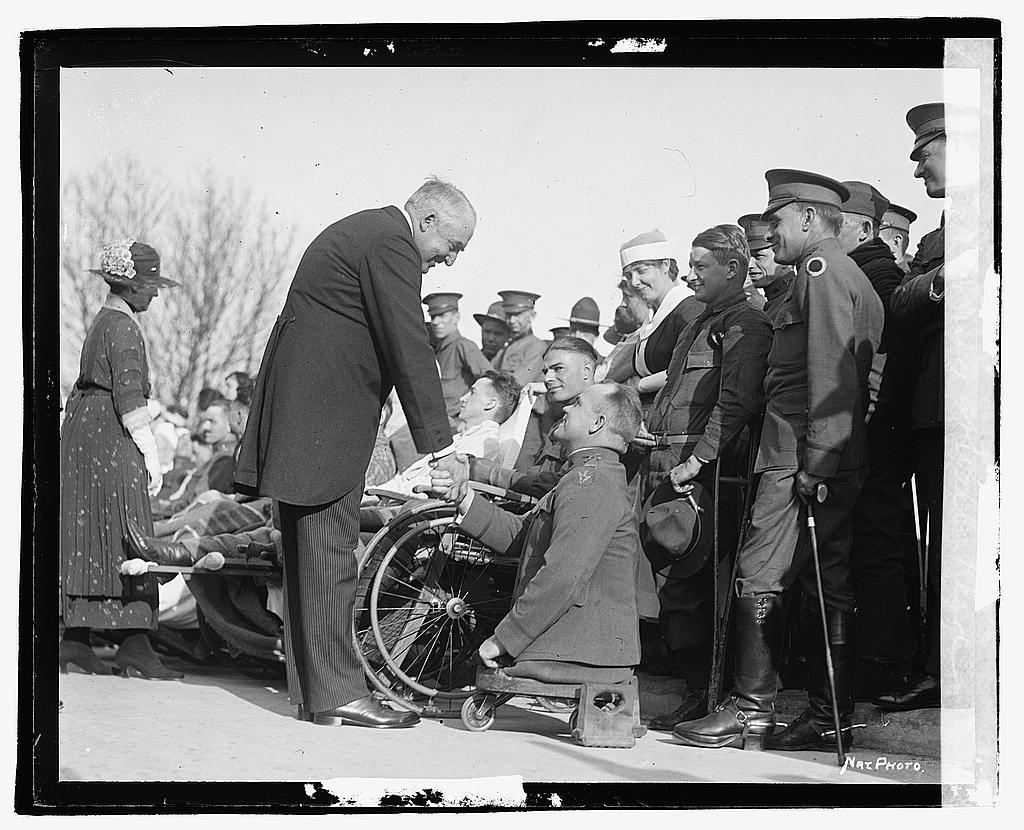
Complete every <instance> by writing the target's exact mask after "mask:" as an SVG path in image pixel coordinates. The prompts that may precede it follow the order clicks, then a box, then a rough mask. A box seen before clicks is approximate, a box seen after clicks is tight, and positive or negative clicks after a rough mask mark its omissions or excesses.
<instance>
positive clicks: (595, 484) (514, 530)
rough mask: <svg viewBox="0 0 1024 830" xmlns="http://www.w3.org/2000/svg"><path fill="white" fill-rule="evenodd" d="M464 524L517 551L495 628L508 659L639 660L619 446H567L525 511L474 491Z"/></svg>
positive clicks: (632, 544) (633, 551)
mask: <svg viewBox="0 0 1024 830" xmlns="http://www.w3.org/2000/svg"><path fill="white" fill-rule="evenodd" d="M462 529H463V530H465V531H466V532H467V533H469V534H470V535H471V536H474V537H476V538H477V539H479V540H480V541H481V542H483V543H484V544H485V545H487V546H488V547H490V548H492V549H493V550H495V551H498V552H499V553H504V552H506V551H508V552H509V553H513V554H516V555H518V556H519V561H520V564H519V574H518V577H517V581H516V592H515V602H514V603H513V605H512V610H511V611H509V613H508V614H507V615H506V616H505V618H504V619H503V620H502V621H501V622H500V623H498V627H497V628H496V629H495V631H494V636H495V637H496V638H497V639H498V642H500V643H501V645H502V646H503V647H504V648H505V650H506V651H507V652H508V653H509V654H510V655H511V656H512V657H513V658H515V659H516V660H567V661H570V662H574V663H588V664H590V665H592V666H634V665H636V664H637V663H638V662H639V661H640V639H639V631H638V628H637V619H638V612H637V605H636V576H637V565H638V559H639V550H640V537H639V535H638V534H637V528H636V516H635V514H634V513H633V500H632V498H630V496H629V493H628V492H627V488H626V470H625V468H624V467H623V466H622V462H621V461H620V460H619V458H618V456H617V455H616V454H615V452H613V451H612V450H609V449H604V448H593V449H585V450H578V451H577V452H575V453H573V454H572V455H570V456H569V459H568V462H567V470H566V472H565V474H564V475H563V476H562V478H561V479H560V480H559V482H558V484H557V485H556V486H555V489H554V490H552V491H551V492H550V493H548V494H547V495H546V496H544V498H543V499H541V501H540V503H538V504H537V506H536V507H534V508H533V510H531V511H530V512H529V513H528V514H527V515H526V516H514V515H512V514H511V513H507V512H505V511H504V510H501V509H500V508H498V507H495V506H494V505H493V504H489V503H487V502H485V501H484V500H483V499H482V498H479V497H477V498H475V499H474V501H473V504H472V505H471V507H470V509H469V512H468V513H467V514H466V516H465V517H464V519H463V521H462Z"/></svg>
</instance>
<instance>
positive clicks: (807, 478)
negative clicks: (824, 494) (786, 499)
mask: <svg viewBox="0 0 1024 830" xmlns="http://www.w3.org/2000/svg"><path fill="white" fill-rule="evenodd" d="M824 480H825V479H824V478H822V477H821V476H812V475H811V474H810V473H805V472H804V471H803V470H800V471H799V472H797V474H796V492H797V495H798V496H800V497H801V498H804V499H813V498H814V497H815V495H816V494H817V492H818V485H819V484H821V483H822V482H823V481H824Z"/></svg>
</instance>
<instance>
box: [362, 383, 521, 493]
mask: <svg viewBox="0 0 1024 830" xmlns="http://www.w3.org/2000/svg"><path fill="white" fill-rule="evenodd" d="M519 392H520V388H519V383H518V382H517V381H516V379H515V378H514V377H512V375H510V374H508V373H506V372H495V371H491V370H489V371H487V372H485V373H484V374H483V375H481V376H480V377H479V378H477V380H476V382H475V383H474V384H473V385H472V386H471V387H470V388H469V391H467V392H466V394H465V395H463V396H462V398H460V400H459V414H458V417H457V420H458V424H459V431H458V432H457V433H456V434H455V435H453V436H452V442H453V443H454V445H455V451H456V452H458V453H462V454H463V455H472V456H475V457H477V458H487V459H489V460H491V461H498V460H499V458H500V455H501V450H502V448H501V441H500V439H499V434H498V427H499V426H500V425H501V424H503V423H505V421H507V420H508V419H509V418H510V417H511V415H512V413H513V412H514V411H515V408H516V404H517V403H518V401H519ZM429 484H430V464H429V461H428V458H427V456H424V457H423V458H420V459H419V460H417V461H414V462H413V463H412V464H410V465H409V466H408V467H407V468H406V469H405V470H403V471H402V472H400V473H398V474H397V475H396V476H394V477H393V478H391V479H389V480H388V481H385V482H384V483H383V484H379V485H378V487H379V489H381V490H387V491H388V492H391V493H395V494H397V495H401V496H407V497H410V498H425V496H423V495H421V494H419V493H417V492H416V491H415V488H416V487H417V486H421V485H429ZM376 502H377V499H376V498H374V497H373V496H365V497H364V498H363V504H364V505H365V504H376Z"/></svg>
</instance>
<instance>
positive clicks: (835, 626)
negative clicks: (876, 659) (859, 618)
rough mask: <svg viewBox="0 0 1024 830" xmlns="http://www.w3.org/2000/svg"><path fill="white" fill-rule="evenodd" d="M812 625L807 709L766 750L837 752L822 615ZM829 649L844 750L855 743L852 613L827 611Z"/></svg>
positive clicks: (810, 628)
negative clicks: (831, 750) (852, 736)
mask: <svg viewBox="0 0 1024 830" xmlns="http://www.w3.org/2000/svg"><path fill="white" fill-rule="evenodd" d="M812 620H813V622H811V623H810V624H809V626H808V629H809V631H808V638H807V645H808V652H807V665H808V673H807V675H808V676H807V697H808V707H807V709H806V710H805V711H804V712H803V713H802V714H801V715H800V716H799V717H798V718H797V719H796V720H795V721H793V723H791V724H790V725H789V726H788V727H786V729H784V730H783V731H782V732H777V733H775V734H774V735H772V737H771V738H769V739H768V740H767V741H766V742H765V749H778V750H786V751H793V750H805V749H834V748H835V721H834V719H833V717H832V690H831V687H830V684H829V680H828V665H827V663H826V662H825V638H824V636H823V632H822V628H821V616H820V614H816V615H814V616H813V617H812ZM827 621H828V634H829V649H830V651H831V653H832V668H833V671H834V673H835V687H836V699H837V701H838V703H839V724H840V728H841V729H842V730H843V749H848V748H849V747H850V745H851V743H852V740H851V732H850V717H851V715H853V707H854V693H853V692H854V666H855V665H856V658H855V650H854V649H855V646H854V636H853V624H854V616H853V614H852V613H846V612H841V611H835V610H832V609H829V610H828V612H827Z"/></svg>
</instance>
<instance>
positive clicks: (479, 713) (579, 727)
mask: <svg viewBox="0 0 1024 830" xmlns="http://www.w3.org/2000/svg"><path fill="white" fill-rule="evenodd" d="M515 696H523V697H536V698H552V699H563V700H565V699H567V700H575V701H576V704H577V705H576V709H575V711H574V712H573V713H572V715H571V716H570V717H569V731H570V735H571V737H572V740H573V742H574V743H577V744H580V745H581V746H594V747H621V748H626V749H629V748H632V747H633V746H634V744H635V743H636V739H637V738H641V737H643V736H644V735H645V734H646V733H647V727H646V726H642V725H641V723H640V687H639V684H638V683H637V679H636V678H635V677H634V678H631V679H630V681H629V682H628V683H594V682H587V683H581V684H574V683H542V682H541V681H539V680H531V679H529V678H525V677H510V676H509V675H507V674H505V672H504V671H502V670H501V669H488V668H479V669H477V674H476V693H475V694H474V695H473V696H472V697H471V698H470V699H469V700H467V701H466V704H465V706H464V707H463V718H462V720H463V723H464V724H465V725H466V727H467V728H469V729H471V730H472V731H484V730H486V729H488V728H489V727H490V725H491V723H493V721H494V711H495V710H496V709H497V708H498V707H499V706H501V705H502V704H503V703H505V702H506V701H508V700H510V699H511V698H512V697H515Z"/></svg>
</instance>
